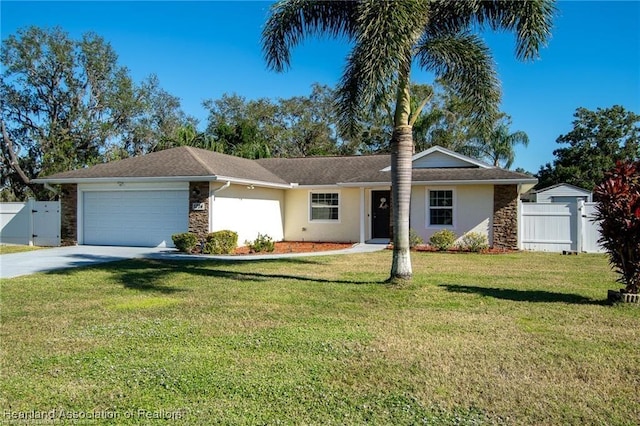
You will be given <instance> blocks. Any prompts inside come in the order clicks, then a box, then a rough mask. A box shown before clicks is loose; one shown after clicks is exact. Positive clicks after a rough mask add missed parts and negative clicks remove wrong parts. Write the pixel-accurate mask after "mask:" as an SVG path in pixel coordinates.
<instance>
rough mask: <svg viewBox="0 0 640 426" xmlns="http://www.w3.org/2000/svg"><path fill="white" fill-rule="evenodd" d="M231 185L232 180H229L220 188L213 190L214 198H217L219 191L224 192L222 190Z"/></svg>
mask: <svg viewBox="0 0 640 426" xmlns="http://www.w3.org/2000/svg"><path fill="white" fill-rule="evenodd" d="M230 186H231V181H230V180H228V181H227V182H226V183H225V184H224V185H222V186H221V187H220V188H218V189H216V190H214V191H213V192H212V194H213V198H214V199H215V198H216V195H217V194H218V192H222V191H224V190H225V189H227V188H228V187H230Z"/></svg>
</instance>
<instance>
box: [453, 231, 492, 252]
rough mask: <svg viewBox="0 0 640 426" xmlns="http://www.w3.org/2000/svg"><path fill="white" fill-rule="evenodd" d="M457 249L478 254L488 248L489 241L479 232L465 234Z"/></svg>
mask: <svg viewBox="0 0 640 426" xmlns="http://www.w3.org/2000/svg"><path fill="white" fill-rule="evenodd" d="M459 247H460V249H462V250H469V251H472V252H475V253H478V252H480V251H482V250H486V249H488V248H489V239H488V238H487V236H486V235H485V234H481V233H480V232H467V233H466V234H464V235H463V236H462V240H461V241H460V244H459Z"/></svg>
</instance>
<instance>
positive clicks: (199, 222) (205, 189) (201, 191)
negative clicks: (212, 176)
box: [189, 182, 209, 241]
mask: <svg viewBox="0 0 640 426" xmlns="http://www.w3.org/2000/svg"><path fill="white" fill-rule="evenodd" d="M194 203H204V210H193V204H194ZM189 232H193V233H194V234H196V235H197V236H198V240H199V241H203V240H204V239H205V238H206V237H207V234H208V233H209V182H189Z"/></svg>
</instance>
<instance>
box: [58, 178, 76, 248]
mask: <svg viewBox="0 0 640 426" xmlns="http://www.w3.org/2000/svg"><path fill="white" fill-rule="evenodd" d="M60 244H61V245H63V246H75V245H77V244H78V185H76V184H75V183H73V184H65V185H62V190H61V191H60Z"/></svg>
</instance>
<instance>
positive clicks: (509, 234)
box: [493, 185, 518, 249]
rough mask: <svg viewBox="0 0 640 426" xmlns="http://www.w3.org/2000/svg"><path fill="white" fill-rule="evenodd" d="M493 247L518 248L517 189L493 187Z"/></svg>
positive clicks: (514, 186)
mask: <svg viewBox="0 0 640 426" xmlns="http://www.w3.org/2000/svg"><path fill="white" fill-rule="evenodd" d="M493 247H494V248H497V249H517V248H518V187H517V185H495V186H494V187H493Z"/></svg>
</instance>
